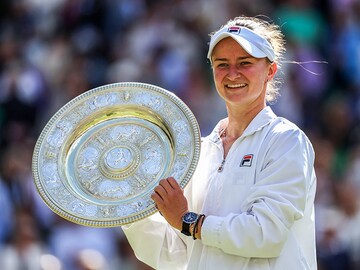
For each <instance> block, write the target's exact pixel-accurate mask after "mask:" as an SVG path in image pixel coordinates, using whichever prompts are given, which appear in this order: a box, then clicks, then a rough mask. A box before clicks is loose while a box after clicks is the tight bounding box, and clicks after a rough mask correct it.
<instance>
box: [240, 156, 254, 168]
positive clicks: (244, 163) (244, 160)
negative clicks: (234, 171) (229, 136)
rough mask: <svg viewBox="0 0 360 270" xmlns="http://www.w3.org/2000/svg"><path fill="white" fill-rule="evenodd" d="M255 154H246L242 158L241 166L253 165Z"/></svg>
mask: <svg viewBox="0 0 360 270" xmlns="http://www.w3.org/2000/svg"><path fill="white" fill-rule="evenodd" d="M253 156H254V155H253V154H249V155H245V156H244V157H243V158H242V160H241V163H240V167H251V164H252V160H253Z"/></svg>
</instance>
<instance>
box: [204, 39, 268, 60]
mask: <svg viewBox="0 0 360 270" xmlns="http://www.w3.org/2000/svg"><path fill="white" fill-rule="evenodd" d="M227 37H231V38H232V39H234V40H235V41H236V42H237V43H239V45H240V46H241V47H242V48H243V49H244V50H245V51H246V52H247V53H248V54H250V55H251V56H253V57H255V58H265V57H267V55H266V54H265V53H264V52H263V51H261V50H260V49H259V48H258V47H257V46H256V45H254V44H253V43H251V42H249V41H248V40H246V39H244V38H243V37H241V36H239V35H234V34H231V33H229V32H225V33H221V34H220V35H218V36H217V37H216V38H215V39H214V40H212V41H211V43H210V47H209V51H208V55H207V58H208V59H210V60H211V55H212V51H213V50H214V48H215V46H216V45H217V44H218V43H219V42H220V41H221V40H223V39H224V38H227Z"/></svg>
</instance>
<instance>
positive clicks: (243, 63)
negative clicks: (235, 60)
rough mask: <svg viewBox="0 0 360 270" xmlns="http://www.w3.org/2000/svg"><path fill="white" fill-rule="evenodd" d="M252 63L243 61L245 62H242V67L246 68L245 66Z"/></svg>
mask: <svg viewBox="0 0 360 270" xmlns="http://www.w3.org/2000/svg"><path fill="white" fill-rule="evenodd" d="M250 64H251V62H248V61H243V62H240V65H242V66H244V65H250Z"/></svg>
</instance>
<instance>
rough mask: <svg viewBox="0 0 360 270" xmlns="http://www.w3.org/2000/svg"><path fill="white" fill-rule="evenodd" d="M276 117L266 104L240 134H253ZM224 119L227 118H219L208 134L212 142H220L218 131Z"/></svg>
mask: <svg viewBox="0 0 360 270" xmlns="http://www.w3.org/2000/svg"><path fill="white" fill-rule="evenodd" d="M276 117H277V116H276V115H275V113H274V112H273V110H272V109H271V108H270V107H269V106H266V107H265V108H264V109H262V110H261V111H260V112H259V113H258V114H257V115H256V116H255V118H254V119H253V120H252V121H251V122H250V124H249V125H248V127H247V128H246V129H245V131H244V133H243V134H242V135H241V137H246V136H249V135H252V134H254V133H255V132H257V131H259V130H261V129H262V128H263V127H265V126H266V125H268V124H269V123H270V122H271V121H272V120H274V119H275V118H276ZM224 121H227V118H225V119H222V120H220V121H219V123H218V124H217V125H216V126H215V128H214V129H213V131H212V132H211V134H210V135H209V136H208V138H209V140H210V141H212V142H214V143H217V142H220V132H221V129H220V127H221V126H222V123H223V122H224Z"/></svg>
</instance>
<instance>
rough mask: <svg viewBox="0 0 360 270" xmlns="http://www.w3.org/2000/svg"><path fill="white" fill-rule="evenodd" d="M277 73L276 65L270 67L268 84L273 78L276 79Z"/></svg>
mask: <svg viewBox="0 0 360 270" xmlns="http://www.w3.org/2000/svg"><path fill="white" fill-rule="evenodd" d="M276 72H277V65H276V63H275V62H274V63H271V64H270V66H269V71H268V75H267V78H266V82H268V81H270V80H271V79H272V78H274V76H275V74H276Z"/></svg>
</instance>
